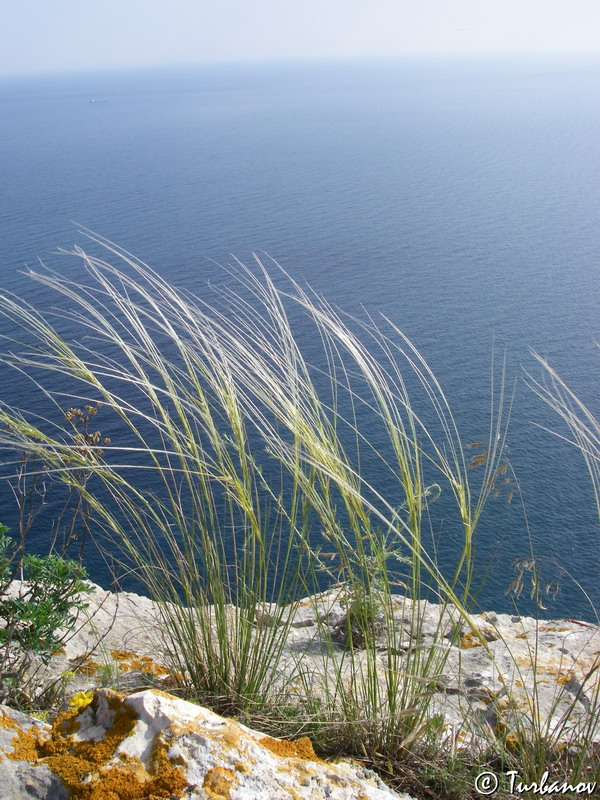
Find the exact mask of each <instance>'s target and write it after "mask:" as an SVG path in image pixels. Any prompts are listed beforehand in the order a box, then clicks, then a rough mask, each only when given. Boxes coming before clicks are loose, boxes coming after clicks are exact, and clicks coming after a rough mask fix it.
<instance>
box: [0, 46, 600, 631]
mask: <svg viewBox="0 0 600 800" xmlns="http://www.w3.org/2000/svg"><path fill="white" fill-rule="evenodd" d="M0 108H1V113H2V125H1V127H0V142H1V147H0V175H1V196H0V290H1V291H2V292H4V293H5V292H13V293H15V294H17V295H18V296H20V297H22V298H24V299H26V300H27V301H29V302H31V303H32V304H34V305H36V306H37V307H40V308H42V309H46V310H47V309H50V308H52V307H53V305H55V304H56V298H55V297H53V296H52V294H51V293H50V292H49V290H47V289H46V288H44V287H43V286H40V285H39V284H35V283H34V282H33V281H32V280H31V278H30V277H29V276H28V275H27V271H28V269H36V268H39V267H40V262H43V263H44V264H45V265H47V266H49V267H51V268H52V269H55V270H58V271H59V272H60V274H62V275H64V276H65V277H67V278H69V279H72V280H73V281H74V282H78V281H82V280H84V276H83V273H82V265H81V263H80V261H79V260H78V259H74V258H72V257H69V256H68V255H64V254H62V253H60V250H61V249H67V250H69V249H71V248H72V247H73V246H74V245H80V246H83V247H84V248H85V247H87V248H91V249H92V251H94V248H96V251H97V249H98V248H97V246H96V245H95V244H94V243H93V242H90V241H89V240H87V239H86V237H85V236H83V235H82V234H81V233H80V232H79V230H80V226H84V227H85V228H87V229H90V230H92V231H95V232H96V233H98V234H99V235H100V236H103V237H106V238H107V239H109V240H111V241H113V242H115V243H116V244H118V245H119V246H121V247H123V248H125V249H127V250H128V251H130V252H132V253H134V254H135V255H136V256H138V257H139V258H140V259H142V260H143V261H145V262H146V263H147V264H149V265H151V266H152V267H153V268H154V269H155V270H157V271H158V272H159V273H160V275H162V276H163V277H165V278H166V279H167V280H169V281H171V282H172V283H174V284H175V285H177V286H179V287H182V288H184V289H187V290H190V291H192V292H194V293H196V294H198V295H199V296H201V297H202V296H203V293H204V292H205V291H207V287H208V285H209V283H210V284H211V285H212V286H214V285H218V284H219V282H220V281H222V280H224V277H223V276H224V275H226V273H225V272H224V271H223V270H222V265H225V266H227V265H230V264H232V263H234V259H235V258H238V259H240V260H241V261H242V262H245V263H247V262H250V261H251V260H252V258H253V253H257V254H260V255H261V257H262V258H264V259H267V258H269V257H270V258H272V259H275V260H276V261H277V262H278V263H279V264H280V265H281V266H282V267H283V268H284V269H285V270H286V271H287V272H288V273H289V274H290V275H291V276H292V277H293V278H294V279H296V280H297V281H299V282H300V283H302V284H306V285H308V286H310V287H312V289H314V291H316V292H317V293H319V294H320V295H322V296H323V297H324V298H326V299H327V300H328V301H329V302H330V303H331V304H332V305H334V306H335V307H336V308H339V309H340V310H341V311H344V312H348V313H349V314H351V315H355V316H358V317H361V315H363V317H364V316H365V315H370V316H371V317H373V318H374V319H376V320H381V324H384V322H383V320H384V317H386V318H388V319H389V320H390V321H391V322H393V323H394V324H395V325H397V326H398V328H399V329H401V330H402V332H403V333H404V334H406V336H408V337H409V338H410V340H411V341H412V342H413V343H414V344H415V346H416V347H417V348H418V349H419V351H420V352H421V353H422V355H423V356H424V358H425V359H426V360H427V362H428V363H429V365H430V366H431V368H432V369H433V371H434V372H435V374H436V376H437V378H438V380H439V382H440V384H441V385H442V386H443V388H444V391H445V392H446V395H447V397H448V400H449V402H450V404H451V406H452V407H453V409H454V410H455V413H456V418H457V423H458V424H459V426H460V430H461V437H462V438H463V442H464V443H465V444H466V443H470V442H474V441H478V440H482V439H487V436H488V431H489V412H490V390H491V384H492V380H491V375H492V374H493V373H494V372H495V374H496V376H497V375H498V369H499V368H500V367H501V366H502V364H503V363H504V364H505V375H506V386H507V395H508V396H509V397H510V398H511V402H512V406H511V420H510V428H509V432H508V438H507V453H509V455H510V463H511V465H512V467H513V468H514V470H515V474H516V476H517V478H518V485H519V488H520V490H521V495H522V502H521V499H520V498H519V497H517V496H515V497H514V498H513V500H512V503H510V504H509V503H508V502H507V498H506V493H504V495H503V496H501V497H498V498H495V497H492V498H491V499H490V502H489V503H488V506H487V508H486V511H485V514H484V517H483V518H482V523H481V527H480V529H479V531H478V534H477V553H478V559H477V570H478V571H477V580H476V585H477V586H478V587H479V594H478V602H479V603H480V605H481V607H483V608H488V609H494V610H496V611H503V612H509V613H511V612H512V613H515V612H516V611H517V610H520V611H522V612H523V613H532V612H533V611H534V610H535V609H534V606H533V603H532V601H531V600H530V598H529V594H528V588H529V585H528V584H526V585H525V587H524V590H523V594H522V596H521V598H520V600H519V601H517V600H516V598H515V597H514V596H513V595H511V594H510V593H508V594H507V590H508V588H509V586H510V584H511V582H512V581H513V579H514V578H515V576H516V575H517V574H518V572H516V571H515V562H517V561H518V560H519V559H523V558H525V559H531V556H532V552H533V553H534V554H535V556H536V558H537V566H538V567H539V569H540V586H541V587H542V589H543V587H544V586H546V584H549V585H551V586H552V591H551V592H550V593H549V595H548V596H547V597H546V595H545V593H544V592H542V594H543V604H544V606H546V609H545V610H543V611H542V612H541V613H542V615H545V616H547V617H548V616H566V617H576V618H580V619H584V620H586V619H587V620H594V619H596V610H597V609H599V608H600V581H599V580H598V576H599V572H600V547H599V535H600V529H599V520H598V510H597V508H596V505H595V500H594V493H593V487H592V484H591V481H590V479H589V476H588V474H587V472H586V468H585V464H584V461H583V459H582V457H581V454H580V453H579V452H578V451H577V449H576V448H575V447H574V446H573V445H572V444H570V443H569V442H568V441H566V440H565V437H566V438H568V436H569V432H568V430H567V429H565V427H564V426H563V424H562V423H561V420H560V419H559V417H558V416H557V415H556V414H555V413H554V412H553V411H552V410H551V409H550V408H549V407H548V406H546V405H545V404H544V403H543V402H542V401H541V400H540V398H539V397H537V396H536V395H535V393H534V392H533V391H532V390H531V388H530V387H529V385H528V383H530V379H528V377H527V376H528V374H529V375H530V376H532V377H533V378H534V379H535V378H538V379H539V378H540V377H541V371H540V368H539V365H538V363H537V361H536V360H535V358H534V357H533V355H532V352H536V353H538V354H540V355H542V356H543V357H545V358H547V359H548V361H549V362H550V364H551V365H552V366H553V367H554V368H555V369H556V370H557V371H558V373H559V374H560V375H561V376H562V377H563V378H564V380H565V381H566V382H567V384H568V385H569V386H570V387H571V389H572V390H573V391H574V392H575V393H576V394H577V395H578V396H579V397H580V398H581V400H582V401H583V402H585V404H586V405H587V406H588V407H589V408H590V410H591V411H592V412H593V413H595V414H596V415H598V414H599V413H600V403H599V402H598V366H599V363H600V362H599V356H600V353H599V352H598V345H597V343H598V341H599V340H600V314H599V313H598V312H599V307H598V301H599V299H600V291H599V290H600V62H598V61H597V60H596V61H594V60H591V59H589V58H587V59H584V58H571V59H568V58H566V57H560V58H558V57H557V58H550V57H543V58H542V57H536V58H533V57H521V58H516V57H514V58H510V59H508V58H506V59H500V58H492V57H487V58H486V57H480V58H468V59H467V58H464V59H461V58H454V59H448V58H446V59H442V58H438V59H434V58H420V59H416V58H411V59H409V58H406V59H397V60H371V61H365V60H363V61H359V60H348V61H329V62H326V61H323V62H314V63H312V62H279V63H276V62H272V63H267V62H265V63H251V64H242V63H239V64H238V63H232V64H220V65H208V66H196V67H185V68H184V67H177V68H171V69H161V70H156V69H146V70H138V71H120V72H116V71H113V72H105V73H100V72H96V73H95V72H88V73H83V72H82V73H79V74H53V75H37V76H34V75H32V76H27V77H12V78H3V79H2V80H0ZM96 251H94V252H96ZM380 315H383V316H380ZM0 333H2V334H3V335H5V336H9V337H10V336H12V335H14V331H13V330H12V329H11V328H10V326H9V325H7V323H6V321H4V320H2V321H1V322H0ZM298 336H299V340H300V341H302V340H303V338H304V339H307V338H309V332H308V328H307V329H306V331H303V330H302V329H300V330H299V331H298ZM304 343H305V344H306V345H307V347H308V348H309V350H310V348H311V346H312V343H311V342H310V341H305V342H304ZM0 349H2V351H3V352H5V351H8V350H10V349H11V345H10V343H8V342H5V343H4V344H3V345H2V347H1V348H0ZM496 380H497V378H496ZM495 385H496V387H497V386H498V384H497V383H496V384H495ZM0 399H1V400H2V402H4V403H8V404H10V405H13V406H18V407H20V408H23V409H24V410H26V411H37V410H38V405H37V404H38V402H40V401H39V399H38V398H35V395H34V393H33V392H32V389H31V384H30V382H29V381H28V380H27V379H26V378H24V377H23V376H22V375H20V374H19V373H17V372H15V371H14V370H12V369H10V368H8V367H2V368H1V369H0ZM557 433H558V434H559V435H558V436H557V435H556V434H557ZM561 437H562V438H561ZM2 457H3V458H8V455H7V454H2ZM11 469H13V470H14V468H12V467H8V466H6V467H4V468H2V472H1V474H2V476H3V478H6V477H7V476H9V475H10V474H11ZM382 480H383V479H382ZM438 508H439V510H436V509H438ZM523 509H525V511H526V517H525V516H524V513H523ZM429 512H430V515H431V525H432V531H433V536H434V540H435V543H436V548H437V557H438V559H439V561H440V563H441V565H442V567H444V565H447V569H448V571H451V569H452V564H453V563H454V561H455V559H456V553H457V552H458V548H459V546H460V536H459V534H457V532H456V530H455V529H454V528H453V524H452V522H451V521H450V520H449V519H447V508H446V506H444V504H443V503H442V502H440V503H439V505H435V504H432V506H431V508H430V509H429ZM0 521H1V522H3V523H5V524H7V525H8V526H9V527H10V528H11V529H12V530H13V531H14V530H16V529H17V525H18V515H17V507H16V503H15V497H14V493H13V491H12V489H11V483H10V481H9V480H6V479H4V480H2V481H0ZM46 540H47V529H46V533H44V530H43V529H42V530H40V528H39V526H38V529H37V532H36V533H35V534H34V535H33V539H32V542H31V544H32V547H34V549H35V548H38V549H39V550H43V547H44V544H45V542H46ZM87 567H88V569H89V572H90V575H91V577H92V578H93V579H94V580H96V581H98V582H100V583H103V584H104V585H108V584H109V583H110V575H109V574H108V573H107V568H106V565H105V563H104V562H103V561H102V560H101V559H100V558H98V557H95V556H94V555H93V554H92V555H88V556H87ZM555 584H556V585H555ZM557 587H558V593H557V594H556V595H555V594H554V592H555V589H556V588H557Z"/></svg>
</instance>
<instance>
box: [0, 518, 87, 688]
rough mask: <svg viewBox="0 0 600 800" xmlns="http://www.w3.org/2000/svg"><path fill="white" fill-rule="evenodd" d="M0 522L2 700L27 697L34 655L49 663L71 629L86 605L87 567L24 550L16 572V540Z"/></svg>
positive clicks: (0, 665)
mask: <svg viewBox="0 0 600 800" xmlns="http://www.w3.org/2000/svg"><path fill="white" fill-rule="evenodd" d="M7 532H8V528H7V527H6V526H5V525H2V526H0V587H1V588H2V593H1V594H0V620H2V622H3V627H2V628H0V692H1V695H2V698H3V700H4V701H6V700H7V699H10V698H11V697H12V698H15V696H18V697H21V698H22V699H27V697H26V692H25V689H24V688H23V686H24V685H25V683H26V675H27V671H28V669H29V667H30V666H31V664H32V663H33V660H34V659H35V658H37V659H38V660H39V661H41V663H42V664H47V663H48V661H49V660H50V657H51V656H52V654H53V653H56V652H57V651H59V650H60V648H61V646H62V645H63V644H64V641H65V638H66V636H67V635H68V633H69V632H70V631H71V630H72V629H73V626H74V624H75V621H76V619H77V613H78V611H81V610H83V609H84V608H86V607H87V604H86V603H85V600H84V595H85V593H86V592H89V591H91V589H90V587H89V586H88V585H87V584H86V583H85V578H86V576H87V574H86V571H85V569H84V568H83V567H82V566H81V565H80V564H79V563H78V562H76V561H73V560H71V559H65V558H62V557H60V556H54V555H48V556H40V555H34V554H25V555H23V556H22V557H21V558H20V559H19V563H18V566H17V569H18V571H19V572H20V574H21V576H22V580H21V581H20V582H18V583H11V579H12V576H13V574H14V573H15V564H14V560H15V555H16V553H17V552H18V547H17V545H16V543H15V542H14V541H13V540H12V539H11V538H10V537H9V536H8V535H7Z"/></svg>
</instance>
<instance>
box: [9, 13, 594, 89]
mask: <svg viewBox="0 0 600 800" xmlns="http://www.w3.org/2000/svg"><path fill="white" fill-rule="evenodd" d="M481 53H489V54H491V55H494V54H509V55H510V54H546V53H547V54H551V53H579V54H588V53H595V54H599V55H600V0H0V75H10V74H25V73H37V72H56V71H60V72H63V71H69V72H72V71H82V70H90V69H92V70H96V69H106V68H119V67H138V66H163V65H170V64H173V65H176V64H195V63H206V62H227V61H247V60H251V61H259V60H275V59H277V60H280V59H294V60H297V59H324V58H325V59H327V58H348V57H352V58H354V57H381V56H382V57H390V56H392V57H395V56H406V55H446V54H465V55H471V54H481Z"/></svg>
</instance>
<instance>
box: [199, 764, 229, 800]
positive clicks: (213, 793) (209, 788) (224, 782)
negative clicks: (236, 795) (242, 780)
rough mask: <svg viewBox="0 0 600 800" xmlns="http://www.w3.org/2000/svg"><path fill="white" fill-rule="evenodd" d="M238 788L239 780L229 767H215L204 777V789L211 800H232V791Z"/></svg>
mask: <svg viewBox="0 0 600 800" xmlns="http://www.w3.org/2000/svg"><path fill="white" fill-rule="evenodd" d="M236 786H237V779H236V777H235V774H234V772H233V771H232V770H230V769H228V768H227V767H213V769H209V770H208V772H207V773H206V775H205V776H204V782H203V784H202V788H203V789H204V791H205V792H206V794H207V795H208V796H209V797H210V798H211V800H230V798H231V795H230V790H231V789H235V787H236Z"/></svg>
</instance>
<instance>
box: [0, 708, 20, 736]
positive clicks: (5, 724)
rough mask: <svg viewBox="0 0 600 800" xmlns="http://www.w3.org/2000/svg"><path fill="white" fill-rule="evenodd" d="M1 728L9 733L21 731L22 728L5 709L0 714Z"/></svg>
mask: <svg viewBox="0 0 600 800" xmlns="http://www.w3.org/2000/svg"><path fill="white" fill-rule="evenodd" d="M0 728H4V729H5V730H8V731H20V730H21V726H20V725H19V723H18V722H15V720H14V719H13V718H12V717H10V716H9V715H8V714H7V713H6V711H5V710H4V709H2V713H1V714H0Z"/></svg>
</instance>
